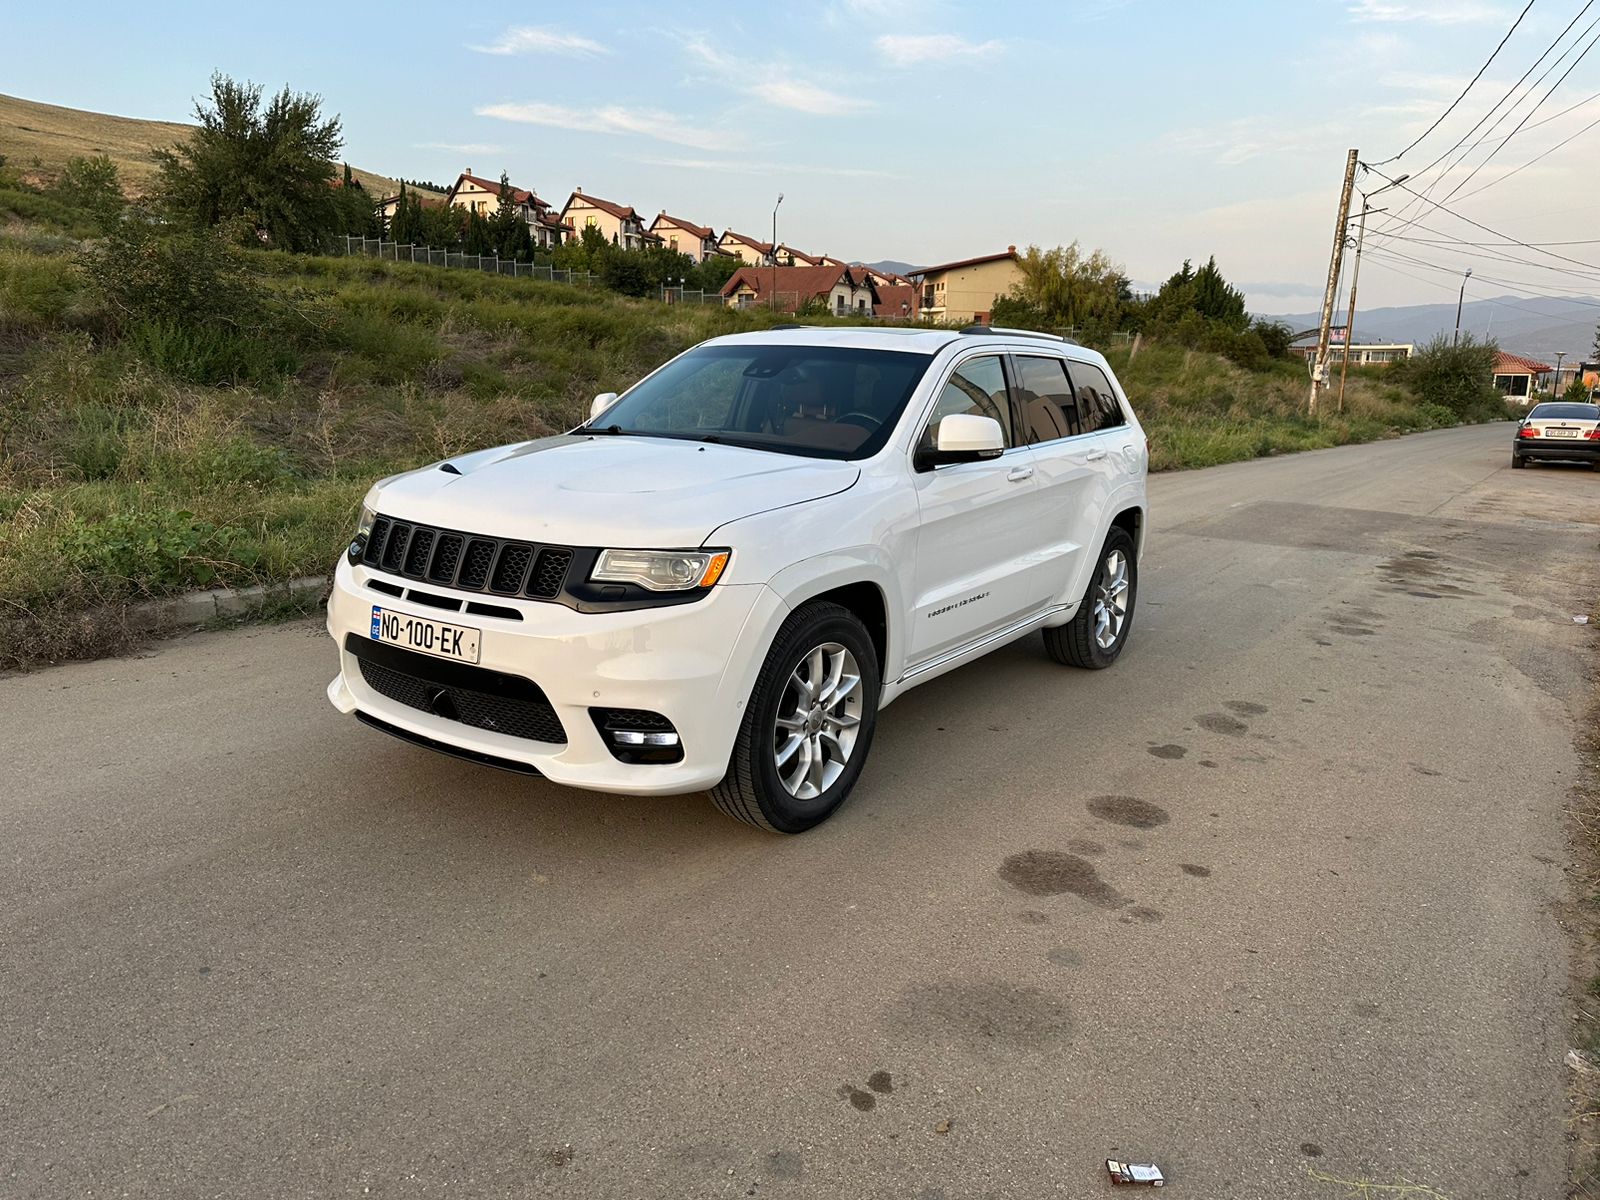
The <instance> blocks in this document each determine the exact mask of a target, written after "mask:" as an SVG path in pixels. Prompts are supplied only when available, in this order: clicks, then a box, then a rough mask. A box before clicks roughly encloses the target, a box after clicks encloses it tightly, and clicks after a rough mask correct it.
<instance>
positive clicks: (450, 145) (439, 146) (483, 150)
mask: <svg viewBox="0 0 1600 1200" xmlns="http://www.w3.org/2000/svg"><path fill="white" fill-rule="evenodd" d="M416 148H417V149H418V150H448V151H450V153H452V154H500V153H502V152H504V150H505V147H504V146H495V145H491V144H490V143H488V142H418V143H417V144H416Z"/></svg>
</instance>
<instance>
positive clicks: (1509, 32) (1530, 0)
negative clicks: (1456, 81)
mask: <svg viewBox="0 0 1600 1200" xmlns="http://www.w3.org/2000/svg"><path fill="white" fill-rule="evenodd" d="M1534 3H1535V0H1528V3H1527V6H1526V7H1524V8H1523V10H1522V11H1521V12H1520V13H1518V14H1517V19H1516V20H1515V21H1513V22H1512V23H1511V28H1510V29H1508V30H1506V35H1505V37H1503V38H1501V39H1500V44H1499V45H1498V46H1496V47H1495V48H1494V53H1493V54H1490V55H1489V57H1488V58H1487V59H1486V60H1485V61H1484V64H1483V66H1481V67H1479V68H1478V73H1477V74H1476V75H1474V76H1473V77H1472V80H1471V82H1469V83H1468V84H1467V86H1466V87H1464V88H1462V89H1461V95H1459V96H1457V97H1456V98H1455V99H1454V100H1452V101H1450V107H1449V108H1447V109H1445V110H1444V111H1443V112H1442V113H1440V114H1439V119H1438V120H1436V121H1435V122H1434V123H1433V124H1432V125H1429V126H1428V127H1427V128H1426V129H1424V130H1423V131H1422V133H1421V135H1419V136H1418V138H1417V140H1416V141H1414V142H1412V143H1411V145H1409V146H1407V147H1406V148H1405V149H1404V150H1402V151H1400V153H1399V154H1391V155H1390V156H1389V157H1388V158H1385V159H1383V160H1382V161H1380V162H1377V163H1375V164H1373V165H1374V166H1379V167H1381V166H1384V165H1385V164H1387V163H1392V162H1394V161H1396V160H1397V159H1401V158H1404V157H1405V156H1406V155H1407V154H1410V153H1411V151H1413V150H1415V149H1416V148H1417V144H1418V142H1421V141H1422V139H1423V138H1425V137H1427V136H1428V135H1429V134H1430V133H1432V132H1433V131H1434V130H1435V129H1437V128H1439V126H1440V125H1441V124H1443V123H1444V119H1445V118H1446V117H1448V116H1449V115H1450V114H1451V113H1452V112H1454V111H1455V108H1456V105H1458V104H1460V103H1461V102H1462V101H1463V100H1465V99H1466V98H1467V93H1468V92H1470V91H1471V90H1472V89H1473V86H1474V85H1475V84H1476V83H1477V82H1478V80H1480V79H1482V78H1483V73H1484V72H1485V71H1487V70H1488V69H1489V64H1490V63H1492V62H1494V60H1495V55H1498V54H1499V53H1500V51H1501V50H1503V49H1505V45H1506V43H1507V42H1509V41H1510V40H1511V35H1512V34H1513V33H1515V32H1516V31H1517V26H1519V25H1521V24H1522V18H1523V17H1525V16H1527V15H1528V10H1529V9H1531V8H1532V7H1533V6H1534Z"/></svg>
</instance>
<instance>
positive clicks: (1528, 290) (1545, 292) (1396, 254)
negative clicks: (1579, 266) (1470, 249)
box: [1369, 247, 1600, 316]
mask: <svg viewBox="0 0 1600 1200" xmlns="http://www.w3.org/2000/svg"><path fill="white" fill-rule="evenodd" d="M1369 253H1375V254H1379V255H1383V256H1387V257H1391V258H1398V259H1399V260H1401V261H1402V262H1408V263H1411V264H1413V265H1414V266H1418V267H1422V268H1423V269H1424V270H1429V271H1438V272H1440V273H1442V274H1445V275H1449V276H1452V277H1453V278H1457V279H1459V278H1460V277H1461V272H1460V270H1458V269H1457V268H1455V267H1447V266H1445V265H1444V264H1443V263H1436V262H1430V261H1429V260H1428V259H1425V258H1417V257H1416V256H1414V255H1410V254H1404V253H1402V252H1401V251H1399V250H1393V249H1389V248H1386V247H1374V249H1373V250H1372V251H1369ZM1472 277H1473V278H1474V279H1479V280H1482V281H1483V282H1485V283H1493V284H1498V285H1499V286H1500V287H1504V288H1510V289H1511V290H1512V291H1514V292H1518V293H1520V294H1522V295H1525V296H1531V297H1533V298H1534V299H1536V300H1538V299H1545V300H1563V301H1565V302H1567V303H1568V304H1576V305H1579V306H1580V307H1583V308H1600V300H1596V299H1594V297H1593V296H1592V295H1591V294H1582V295H1579V294H1573V293H1561V294H1552V293H1551V291H1550V289H1548V288H1543V287H1541V286H1540V285H1538V284H1532V283H1529V282H1527V281H1526V280H1515V279H1504V278H1502V277H1500V276H1496V275H1484V274H1481V273H1479V272H1474V273H1473V276H1472ZM1543 315H1545V316H1555V315H1556V314H1554V313H1545V314H1543Z"/></svg>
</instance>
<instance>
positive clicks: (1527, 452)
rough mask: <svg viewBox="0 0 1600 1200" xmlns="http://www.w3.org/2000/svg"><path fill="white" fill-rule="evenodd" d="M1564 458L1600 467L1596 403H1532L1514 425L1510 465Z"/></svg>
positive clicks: (1599, 408) (1599, 412) (1599, 424)
mask: <svg viewBox="0 0 1600 1200" xmlns="http://www.w3.org/2000/svg"><path fill="white" fill-rule="evenodd" d="M1556 459H1565V460H1567V461H1569V462H1586V463H1588V464H1589V465H1590V466H1591V467H1593V466H1595V465H1596V464H1600V404H1571V403H1568V402H1566V401H1562V400H1552V401H1549V402H1548V403H1545V404H1535V405H1534V406H1533V407H1532V408H1530V409H1529V410H1528V415H1527V416H1525V417H1523V418H1522V420H1521V421H1519V422H1517V432H1516V435H1515V436H1514V437H1513V438H1512V439H1511V465H1512V466H1513V467H1525V466H1527V465H1528V463H1529V461H1530V460H1531V461H1534V462H1538V461H1540V460H1546V461H1549V460H1556Z"/></svg>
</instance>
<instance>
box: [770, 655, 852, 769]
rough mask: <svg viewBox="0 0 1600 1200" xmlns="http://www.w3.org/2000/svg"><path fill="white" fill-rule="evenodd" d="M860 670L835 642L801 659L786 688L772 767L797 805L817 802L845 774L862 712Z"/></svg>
mask: <svg viewBox="0 0 1600 1200" xmlns="http://www.w3.org/2000/svg"><path fill="white" fill-rule="evenodd" d="M863 703H864V700H863V689H862V687H861V667H860V665H859V664H858V663H857V662H856V658H855V655H854V654H852V653H850V651H849V649H847V648H846V647H844V646H841V645H840V644H839V643H838V642H824V643H823V644H822V645H820V646H816V647H813V648H812V649H811V650H810V651H808V652H807V653H806V654H804V655H802V656H801V658H800V661H799V662H798V663H796V664H795V667H794V670H793V671H791V672H790V674H789V679H788V682H787V683H786V684H785V685H784V689H783V697H782V698H781V699H780V700H779V702H778V718H777V723H776V725H775V727H774V729H773V738H772V753H773V762H774V764H775V765H776V766H777V768H778V778H779V779H780V780H781V781H782V782H783V786H784V789H785V790H786V791H788V793H789V794H790V795H791V796H793V797H794V798H795V799H796V800H815V799H816V798H817V797H819V796H821V795H822V794H823V793H824V792H826V791H827V790H828V789H829V788H830V787H832V786H833V784H834V783H835V782H836V781H837V780H838V778H839V776H840V775H842V774H844V769H845V766H846V765H847V764H848V763H849V761H850V755H851V753H852V752H853V751H854V750H855V745H856V736H857V733H858V732H859V730H860V727H861V714H862V706H863Z"/></svg>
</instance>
